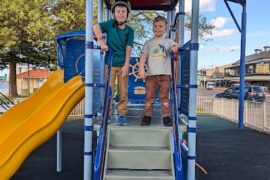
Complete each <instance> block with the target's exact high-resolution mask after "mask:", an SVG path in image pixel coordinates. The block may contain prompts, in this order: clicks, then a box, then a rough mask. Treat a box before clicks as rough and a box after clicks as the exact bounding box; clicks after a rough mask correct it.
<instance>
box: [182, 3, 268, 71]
mask: <svg viewBox="0 0 270 180" xmlns="http://www.w3.org/2000/svg"><path fill="white" fill-rule="evenodd" d="M229 4H230V6H231V8H232V10H233V12H234V15H235V16H236V17H237V19H238V23H239V25H241V21H240V20H241V19H240V18H241V14H242V6H241V5H239V4H236V3H232V2H229ZM190 6H191V0H186V11H188V9H190ZM269 8H270V1H269V0H247V40H246V55H250V54H254V49H262V50H263V46H270V22H269V20H268V16H269V13H268V12H269ZM200 12H201V13H202V14H203V15H204V16H206V17H207V19H208V21H209V22H211V23H214V24H215V25H216V28H215V29H214V31H213V40H212V41H207V42H204V41H200V51H199V61H198V68H199V69H200V68H211V67H212V66H213V67H215V66H220V65H224V64H229V63H233V62H235V61H237V60H238V59H239V57H240V38H241V37H240V33H239V31H238V29H237V27H236V25H235V23H234V21H233V19H232V17H231V15H230V13H229V11H228V10H227V8H226V5H225V3H224V1H223V0H201V1H200Z"/></svg>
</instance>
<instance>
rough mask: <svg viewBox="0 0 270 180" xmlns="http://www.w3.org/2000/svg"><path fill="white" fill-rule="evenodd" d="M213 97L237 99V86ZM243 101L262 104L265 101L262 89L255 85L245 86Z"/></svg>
mask: <svg viewBox="0 0 270 180" xmlns="http://www.w3.org/2000/svg"><path fill="white" fill-rule="evenodd" d="M214 96H215V97H217V98H226V99H239V86H233V87H230V88H228V89H226V90H225V91H224V92H222V93H218V94H215V95H214ZM244 99H245V100H249V101H254V102H263V101H264V100H265V93H264V91H263V88H262V87H261V86H256V85H245V97H244Z"/></svg>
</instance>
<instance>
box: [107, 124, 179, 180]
mask: <svg viewBox="0 0 270 180" xmlns="http://www.w3.org/2000/svg"><path fill="white" fill-rule="evenodd" d="M170 137H171V128H167V127H155V126H153V127H151V126H150V127H116V126H115V127H110V128H109V134H108V144H107V154H106V162H105V171H104V177H105V178H104V179H106V180H124V179H125V180H135V179H140V180H154V179H157V180H173V179H174V170H173V157H172V152H171V149H172V146H171V141H170Z"/></svg>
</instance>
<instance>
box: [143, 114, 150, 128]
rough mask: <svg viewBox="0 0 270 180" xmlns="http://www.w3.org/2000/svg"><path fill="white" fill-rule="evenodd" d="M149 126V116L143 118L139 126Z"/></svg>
mask: <svg viewBox="0 0 270 180" xmlns="http://www.w3.org/2000/svg"><path fill="white" fill-rule="evenodd" d="M150 124H151V116H143V118H142V120H141V126H148V125H150Z"/></svg>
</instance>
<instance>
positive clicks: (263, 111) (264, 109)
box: [197, 96, 270, 133]
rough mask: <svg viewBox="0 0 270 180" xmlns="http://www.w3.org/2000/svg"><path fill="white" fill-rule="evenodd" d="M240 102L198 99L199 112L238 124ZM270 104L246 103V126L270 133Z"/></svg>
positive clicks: (212, 98)
mask: <svg viewBox="0 0 270 180" xmlns="http://www.w3.org/2000/svg"><path fill="white" fill-rule="evenodd" d="M238 106H239V101H238V100H235V99H223V98H215V97H204V96H198V97H197V112H198V113H211V114H215V115H217V116H220V117H222V118H225V119H228V120H230V121H233V122H236V123H237V122H238ZM269 108H270V102H267V101H266V102H262V103H261V102H251V101H245V109H244V112H245V114H244V124H245V126H247V127H250V128H252V129H255V130H258V131H262V132H266V133H270V112H269Z"/></svg>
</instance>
